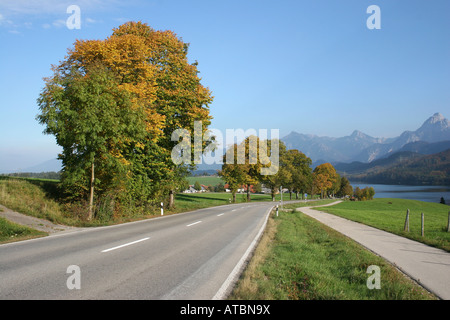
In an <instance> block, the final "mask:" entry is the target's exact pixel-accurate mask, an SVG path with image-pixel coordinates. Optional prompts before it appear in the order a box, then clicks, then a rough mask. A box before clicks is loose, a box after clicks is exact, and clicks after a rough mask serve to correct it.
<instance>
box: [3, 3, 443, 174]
mask: <svg viewBox="0 0 450 320" xmlns="http://www.w3.org/2000/svg"><path fill="white" fill-rule="evenodd" d="M72 4H75V5H78V6H79V7H80V10H81V29H79V30H77V29H73V30H70V29H68V28H67V26H66V20H67V18H68V17H69V16H70V14H68V13H67V12H66V9H67V7H68V6H70V5H72ZM370 5H378V6H379V8H380V10H381V29H379V30H376V29H375V30H369V29H368V28H367V26H366V21H367V19H368V18H369V16H370V14H368V13H367V12H366V10H367V8H368V7H369V6H370ZM449 12H450V1H448V0H433V1H426V0H422V1H412V0H396V1H392V0H389V1H386V0H341V1H335V0H305V1H301V0H294V1H287V0H280V1H266V0H258V1H255V0H240V1H235V0H226V1H216V0H182V1H172V0H154V1H144V0H131V1H119V0H91V1H88V0H82V1H76V0H68V1H66V0H41V1H38V0H27V1H26V0H0V41H1V49H0V70H1V77H0V171H2V170H20V169H23V168H27V167H29V166H32V165H35V164H39V163H40V162H43V161H46V160H49V159H52V158H55V157H56V156H57V153H58V152H59V151H60V148H59V147H58V146H57V145H56V143H55V140H54V138H53V137H52V136H46V135H43V134H42V131H43V129H44V128H43V126H41V125H39V124H38V123H37V121H36V120H35V116H36V115H37V114H38V106H37V104H36V99H37V98H38V96H39V93H40V91H41V90H42V88H43V80H42V78H43V77H46V76H50V75H51V72H50V67H51V65H52V64H57V63H58V62H59V61H60V60H62V59H64V56H65V54H66V52H67V49H68V48H70V47H72V45H73V43H74V42H75V40H76V39H104V38H106V37H107V36H109V35H110V34H111V30H112V29H113V28H114V27H117V26H119V25H120V24H122V23H124V22H126V21H143V22H146V23H148V24H149V25H150V26H151V27H153V28H154V29H160V30H167V29H170V30H173V31H174V32H175V33H177V35H178V36H179V37H181V38H183V40H184V41H185V42H188V43H190V50H189V58H190V59H191V61H192V62H193V61H195V60H197V61H198V62H199V66H198V68H199V71H200V72H201V74H200V75H201V76H202V83H203V84H204V85H205V86H208V87H209V88H210V89H211V90H212V92H213V95H214V97H215V99H214V102H213V104H212V105H211V114H212V115H213V117H214V120H213V123H212V126H211V127H212V128H216V129H219V130H222V131H223V132H225V129H237V128H242V129H249V128H254V129H280V136H281V137H283V136H285V135H287V134H288V133H289V132H291V131H297V132H300V133H307V134H316V135H320V136H332V137H339V136H345V135H350V134H351V133H352V132H353V130H355V129H357V130H360V131H362V132H364V133H366V134H369V135H371V136H374V137H394V136H398V135H399V134H401V133H402V132H403V131H405V130H415V129H417V128H418V127H419V126H420V125H421V124H422V123H423V122H424V121H425V120H426V119H427V118H428V117H430V116H432V115H433V114H434V113H435V112H440V113H442V114H443V115H444V116H445V117H446V118H449V117H450V112H449V110H450V108H449V106H450V104H449V102H450V41H449V39H450V19H449V18H448V14H449Z"/></svg>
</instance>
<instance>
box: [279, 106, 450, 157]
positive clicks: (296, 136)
mask: <svg viewBox="0 0 450 320" xmlns="http://www.w3.org/2000/svg"><path fill="white" fill-rule="evenodd" d="M281 140H282V141H283V142H284V143H285V144H286V147H287V148H288V149H297V150H300V151H302V152H303V153H304V154H306V155H307V156H308V157H310V158H311V160H312V161H313V162H318V161H320V162H331V163H337V162H347V163H350V162H354V161H359V162H372V161H374V160H377V159H380V158H383V157H387V156H389V155H392V154H394V153H395V152H398V151H413V152H417V153H422V154H430V153H431V152H434V153H435V152H440V151H444V150H446V149H447V148H448V145H449V141H450V122H449V121H448V120H447V119H446V118H444V117H443V116H442V115H441V114H440V113H435V114H434V115H433V116H432V117H430V118H428V119H427V120H426V121H425V122H424V123H423V124H422V126H421V127H420V128H419V129H417V130H415V131H405V132H403V133H402V134H401V135H400V136H398V137H396V138H388V139H387V138H374V137H371V136H369V135H366V134H364V133H362V132H361V131H357V130H355V131H354V132H353V133H352V134H351V135H350V136H345V137H341V138H331V137H319V136H315V135H308V134H301V133H297V132H295V131H293V132H291V133H290V134H288V135H287V136H285V137H284V138H282V139H281ZM443 141H446V142H443ZM414 143H418V144H416V145H414ZM408 144H410V146H409V147H408V148H410V149H403V150H402V148H404V147H405V146H407V145H408ZM411 144H412V145H411ZM425 144H429V145H428V146H427V147H426V146H425ZM431 144H432V145H431ZM414 147H416V148H419V147H420V148H421V150H420V151H419V150H414ZM426 148H429V150H428V151H425V149H426ZM424 152H425V153H424Z"/></svg>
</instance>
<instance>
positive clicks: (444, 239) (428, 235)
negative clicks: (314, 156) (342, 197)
mask: <svg viewBox="0 0 450 320" xmlns="http://www.w3.org/2000/svg"><path fill="white" fill-rule="evenodd" d="M407 209H409V210H410V216H409V230H410V231H409V232H407V231H404V226H405V218H406V210H407ZM320 211H323V212H328V213H332V214H334V215H337V216H340V217H343V218H346V219H349V220H353V221H357V222H361V223H364V224H366V225H369V226H372V227H375V228H378V229H381V230H385V231H388V232H391V233H394V234H397V235H400V236H402V237H406V238H410V239H412V240H416V241H420V242H422V243H425V244H427V245H431V246H434V247H437V248H440V249H443V250H446V251H449V252H450V233H449V232H447V223H448V212H449V211H450V207H449V206H447V205H444V204H440V203H430V202H423V201H416V200H404V199H388V198H383V199H374V200H370V201H357V202H350V201H347V202H342V203H340V204H337V205H335V206H332V207H324V208H320ZM422 212H423V213H424V221H425V223H424V224H425V227H424V230H425V232H424V236H423V237H422V232H421V230H422V227H421V225H422V222H421V221H422V219H421V213H422Z"/></svg>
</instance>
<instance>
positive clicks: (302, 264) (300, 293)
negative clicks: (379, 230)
mask: <svg viewBox="0 0 450 320" xmlns="http://www.w3.org/2000/svg"><path fill="white" fill-rule="evenodd" d="M309 205H310V204H309ZM371 265H376V266H378V267H380V271H381V272H380V274H381V289H379V290H378V289H373V290H370V289H368V287H367V280H368V277H369V276H370V274H368V273H367V268H368V267H369V266H371ZM229 299H232V300H422V299H435V297H434V296H433V295H432V294H430V293H428V292H427V291H426V290H425V289H423V288H422V287H420V286H418V285H417V284H416V283H415V282H413V281H411V280H410V279H409V278H407V277H406V276H404V275H403V274H402V273H401V272H399V271H398V270H397V269H395V268H394V267H393V266H392V265H390V264H389V263H388V262H386V261H385V260H384V259H382V258H380V257H379V256H377V255H375V254H373V253H372V252H370V251H367V250H366V249H364V248H363V247H362V246H360V245H359V244H357V243H356V242H354V241H352V240H351V239H349V238H347V237H345V236H343V235H341V234H340V233H338V232H337V231H335V230H333V229H331V228H329V227H327V226H325V225H323V224H321V223H319V222H317V221H316V220H314V219H312V218H310V217H308V216H306V215H304V214H302V213H300V212H295V213H293V212H292V213H282V214H279V216H278V217H276V216H275V215H274V213H272V214H271V216H270V218H269V221H268V225H267V228H266V231H265V233H264V235H263V237H262V239H261V242H260V243H259V245H258V247H257V249H256V250H255V253H254V255H253V257H252V259H251V261H250V262H249V264H248V266H247V268H246V270H245V271H244V273H243V275H242V277H241V279H240V280H239V282H238V284H237V286H236V288H235V289H234V291H233V293H232V294H231V296H230V297H229Z"/></svg>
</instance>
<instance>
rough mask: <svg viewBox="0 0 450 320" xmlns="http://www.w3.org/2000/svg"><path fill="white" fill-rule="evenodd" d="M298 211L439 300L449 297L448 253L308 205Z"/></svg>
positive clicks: (449, 267)
mask: <svg viewBox="0 0 450 320" xmlns="http://www.w3.org/2000/svg"><path fill="white" fill-rule="evenodd" d="M334 204H336V202H335V203H332V204H329V205H334ZM316 208H317V207H316ZM297 210H298V211H301V212H303V213H304V214H306V215H308V216H310V217H312V218H314V219H316V220H318V221H320V222H322V223H323V224H325V225H327V226H329V227H331V228H333V229H335V230H337V231H339V232H340V233H342V234H344V235H346V236H347V237H349V238H351V239H353V240H355V241H356V242H358V243H360V244H361V245H363V246H364V247H366V248H367V249H369V250H371V251H373V252H375V253H376V254H378V255H379V256H381V257H383V258H385V259H386V260H388V261H389V262H391V263H392V264H394V265H395V266H396V267H397V268H398V269H400V270H402V271H403V272H404V273H406V274H407V275H408V276H410V277H411V278H412V279H414V280H416V281H417V282H419V283H420V284H421V285H422V286H423V287H425V288H426V289H427V290H429V291H430V292H432V293H434V294H435V295H437V296H438V297H440V298H441V299H444V300H450V253H448V252H446V251H444V250H441V249H437V248H433V247H430V246H427V245H425V244H422V243H420V242H417V241H413V240H410V239H406V238H404V237H400V236H397V235H394V234H392V233H389V232H386V231H382V230H379V229H376V228H373V227H369V226H366V225H364V224H361V223H357V222H353V221H350V220H347V219H344V218H341V217H338V216H335V215H332V214H328V213H325V212H321V211H317V210H313V209H311V207H304V208H298V209H297ZM381 285H383V284H381Z"/></svg>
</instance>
